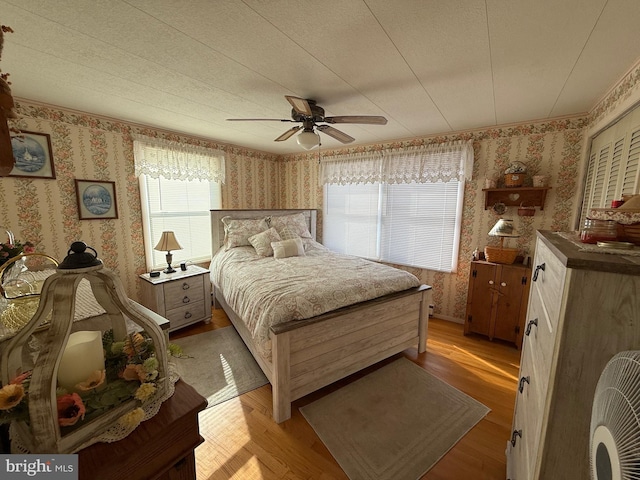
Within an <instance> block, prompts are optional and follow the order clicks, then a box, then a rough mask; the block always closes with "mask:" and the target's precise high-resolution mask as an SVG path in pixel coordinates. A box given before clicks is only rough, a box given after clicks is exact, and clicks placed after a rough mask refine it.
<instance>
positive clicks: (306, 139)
mask: <svg viewBox="0 0 640 480" xmlns="http://www.w3.org/2000/svg"><path fill="white" fill-rule="evenodd" d="M296 141H297V142H298V145H300V146H301V147H302V148H304V149H305V150H311V149H312V148H314V147H316V146H318V144H319V143H320V136H319V135H318V134H317V133H315V132H314V131H313V130H304V131H303V132H302V133H300V134H299V135H298V136H297V137H296Z"/></svg>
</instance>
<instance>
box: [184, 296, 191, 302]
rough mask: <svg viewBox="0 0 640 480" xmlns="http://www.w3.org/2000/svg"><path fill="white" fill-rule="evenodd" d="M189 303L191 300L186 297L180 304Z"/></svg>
mask: <svg viewBox="0 0 640 480" xmlns="http://www.w3.org/2000/svg"><path fill="white" fill-rule="evenodd" d="M190 301H191V299H190V298H189V297H187V296H186V295H185V296H184V297H183V298H182V303H189V302H190Z"/></svg>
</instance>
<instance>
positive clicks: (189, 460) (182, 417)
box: [78, 380, 207, 480]
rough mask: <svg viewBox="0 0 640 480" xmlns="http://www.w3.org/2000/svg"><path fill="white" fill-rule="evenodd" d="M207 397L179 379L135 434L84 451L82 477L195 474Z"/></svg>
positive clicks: (161, 479)
mask: <svg viewBox="0 0 640 480" xmlns="http://www.w3.org/2000/svg"><path fill="white" fill-rule="evenodd" d="M206 406H207V401H206V399H205V398H204V397H202V396H201V395H200V394H199V393H198V392H196V391H195V390H194V388H193V387H191V386H190V385H189V384H187V383H185V382H183V381H182V380H178V382H177V383H176V385H175V393H174V394H173V396H172V397H171V398H169V399H168V400H166V401H165V402H164V403H163V404H162V406H161V407H160V411H159V412H158V413H157V414H156V415H155V416H154V417H153V418H150V419H149V420H147V421H145V422H142V423H141V424H140V425H139V426H138V428H136V429H135V430H134V431H133V432H132V433H131V434H130V435H129V436H127V437H126V438H123V439H122V440H120V441H118V442H114V443H96V444H94V445H91V446H90V447H87V448H85V449H83V450H81V451H80V452H78V462H79V478H80V480H102V479H104V480H119V479H123V480H124V479H126V480H155V479H157V480H195V478H196V472H195V468H196V467H195V456H194V449H195V448H196V447H197V446H198V445H199V444H200V443H202V442H203V438H202V437H201V436H200V432H199V429H198V412H200V411H202V410H204V409H205V408H206Z"/></svg>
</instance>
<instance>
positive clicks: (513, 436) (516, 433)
mask: <svg viewBox="0 0 640 480" xmlns="http://www.w3.org/2000/svg"><path fill="white" fill-rule="evenodd" d="M518 437H520V438H522V430H514V431H513V433H512V434H511V446H512V447H515V446H516V440H517V439H518Z"/></svg>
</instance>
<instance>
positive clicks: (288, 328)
mask: <svg viewBox="0 0 640 480" xmlns="http://www.w3.org/2000/svg"><path fill="white" fill-rule="evenodd" d="M316 215H317V213H316V210H301V209H294V210H212V211H211V222H212V228H211V231H212V247H213V251H214V252H216V254H215V255H214V257H213V259H212V262H211V268H210V270H211V280H212V286H213V291H214V297H215V302H216V304H217V305H219V306H220V307H222V308H223V309H224V311H225V312H226V314H227V316H228V317H229V319H230V321H231V322H232V324H233V326H234V327H235V328H236V330H237V331H238V333H239V334H240V336H241V337H242V339H243V340H244V342H245V344H246V345H247V347H248V348H249V350H250V351H251V353H252V354H253V356H254V358H255V359H256V361H257V363H258V364H259V365H260V367H261V368H262V370H263V371H264V373H265V375H266V377H267V378H268V380H269V382H270V383H271V386H272V392H273V393H272V394H273V419H274V421H276V422H277V423H281V422H283V421H285V420H287V419H289V418H290V417H291V402H293V401H294V400H296V399H298V398H301V397H303V396H305V395H307V394H309V393H311V392H313V391H316V390H318V389H320V388H322V387H324V386H326V385H329V384H331V383H333V382H335V381H337V380H339V379H341V378H344V377H346V376H348V375H351V374H352V373H355V372H357V371H359V370H361V369H363V368H365V367H367V366H370V365H372V364H374V363H377V362H379V361H381V360H384V359H385V358H388V357H390V356H392V355H394V354H396V353H399V352H402V351H403V350H405V349H407V348H410V347H417V348H418V351H419V352H424V351H425V350H426V340H427V326H428V316H429V315H428V312H429V304H430V301H431V287H430V286H427V285H420V284H419V282H417V283H416V284H415V286H411V287H408V288H406V287H400V286H401V285H403V283H402V282H404V281H405V280H404V279H403V278H402V277H406V276H407V275H409V276H411V275H410V274H407V272H403V271H401V270H398V269H392V270H396V271H397V272H403V273H404V274H405V275H402V274H400V275H399V276H398V280H397V282H396V284H395V285H396V286H395V287H394V288H401V289H400V290H398V291H394V292H392V293H386V294H382V295H378V296H376V297H375V298H371V299H368V300H364V301H359V302H358V303H355V304H348V305H345V306H341V307H338V308H336V309H333V310H331V311H327V312H322V313H318V314H316V315H312V316H308V315H309V311H308V309H307V311H306V312H305V311H304V310H305V307H306V305H300V304H301V303H302V304H304V303H307V302H304V301H302V302H301V301H300V300H298V302H297V303H296V302H292V305H293V307H291V308H284V310H285V311H286V313H287V314H289V311H293V315H294V317H295V316H301V315H302V316H305V317H306V318H300V319H298V318H294V319H289V318H288V317H285V318H273V319H272V320H275V321H274V322H273V323H272V324H271V325H270V326H268V327H267V335H266V336H268V339H267V340H268V345H267V347H265V345H264V340H265V339H263V338H261V337H260V336H256V335H255V332H256V328H255V323H256V322H255V320H254V319H252V318H250V317H252V315H253V314H251V315H250V314H248V313H247V312H250V313H251V312H252V310H251V309H250V308H249V309H248V310H247V307H245V306H242V304H239V303H238V299H237V298H236V297H238V296H244V295H245V294H246V293H247V290H255V291H264V290H265V287H264V285H260V284H259V282H258V281H257V280H256V282H255V283H252V287H251V288H244V289H242V290H243V291H241V292H239V293H238V292H229V291H225V288H224V287H223V286H222V284H228V282H229V278H231V277H230V272H229V271H227V270H225V269H224V268H225V267H223V266H222V265H221V264H219V263H220V262H221V260H220V258H219V256H220V255H225V254H226V253H225V252H228V251H229V250H236V248H227V246H228V245H229V244H228V243H227V244H226V245H225V223H223V219H225V218H226V219H227V220H225V222H227V223H228V222H229V219H230V218H231V219H237V220H247V221H248V222H247V223H250V222H251V221H252V220H255V221H260V220H262V219H265V218H269V219H270V221H269V222H268V224H267V225H266V227H261V228H267V227H271V226H274V227H275V226H278V228H280V227H281V226H282V221H281V219H287V218H292V217H296V218H300V217H304V221H305V222H306V234H305V235H304V236H303V239H304V240H305V243H304V248H305V249H306V250H305V252H306V254H305V255H301V257H304V258H308V259H310V261H315V262H316V263H317V262H319V261H320V260H319V259H321V258H324V257H322V256H321V255H324V252H322V249H323V248H324V247H323V246H321V245H320V244H318V243H317V242H316V241H315V240H316ZM299 228H300V229H302V226H300V227H299ZM287 230H288V231H287V232H286V233H287V234H290V233H292V232H291V230H295V228H294V229H289V228H288V229H287ZM227 231H229V226H228V225H227ZM297 233H300V232H299V231H298V232H297ZM307 235H308V237H307ZM293 236H294V237H295V236H296V235H293ZM301 236H302V235H301ZM228 240H229V239H227V242H228ZM297 241H298V240H296V242H297ZM280 243H283V242H280ZM287 243H288V242H287ZM299 243H300V242H298V245H299ZM252 248H253V247H252V246H246V245H241V246H239V247H238V249H237V253H238V255H239V256H243V255H244V256H249V255H250V253H249V251H250V250H251V249H252ZM325 250H326V249H325ZM233 253H234V254H235V253H236V252H233ZM253 253H254V254H255V251H254V252H253ZM277 256H278V252H276V257H277ZM280 256H281V255H280ZM294 257H297V256H296V255H294ZM255 261H256V263H261V262H268V261H269V260H262V259H256V260H255ZM270 261H271V262H280V266H286V267H287V268H291V266H292V265H293V266H294V267H295V268H293V269H292V270H291V271H292V272H297V271H299V270H298V269H297V268H298V266H301V265H302V262H303V259H302V258H295V259H291V258H288V257H285V258H275V259H274V257H271V258H270ZM305 261H306V260H305ZM360 261H361V262H362V260H360ZM295 262H300V263H295ZM367 263H371V264H374V265H376V266H378V265H380V264H376V263H375V262H367ZM358 268H360V267H359V266H358ZM363 268H364V267H363ZM376 268H378V267H376ZM384 268H390V267H386V266H384ZM301 271H303V270H301ZM387 273H389V272H387ZM387 273H385V275H387ZM292 275H293V274H292ZM390 275H392V273H390ZM411 277H413V276H411ZM266 278H269V280H271V278H270V277H266ZM413 279H414V280H415V281H417V279H415V277H413ZM298 280H299V279H298ZM412 282H413V280H412ZM323 283H331V282H323ZM413 283H415V282H413ZM413 283H412V284H413ZM316 286H318V287H320V283H316ZM227 288H228V289H231V287H230V286H228V287H227ZM381 288H386V287H382V286H381V284H380V285H376V286H375V287H371V288H370V287H366V286H362V287H361V288H359V290H371V291H372V292H374V293H375V292H378V293H379V292H381V291H384V290H381ZM341 289H344V285H338V289H337V290H336V293H335V294H334V296H335V297H341V296H342V292H341V291H340V290H341ZM366 294H367V295H371V292H367V293H366ZM323 295H324V294H323ZM348 301H349V300H347V302H348ZM268 303H272V304H276V305H277V304H284V305H285V306H286V304H287V301H286V300H283V298H282V297H278V299H276V300H275V301H274V300H273V299H271V300H269V299H267V298H265V299H263V300H260V301H257V302H254V303H253V305H254V307H253V308H254V310H262V308H263V306H264V305H267V304H268ZM310 303H313V302H310ZM232 305H233V306H232ZM309 308H311V310H312V311H313V309H314V308H317V306H316V305H315V304H314V305H311V306H310V307H309ZM240 312H244V315H243V314H242V313H240ZM301 312H302V313H301ZM243 316H244V317H246V318H243ZM272 316H274V315H273V314H272Z"/></svg>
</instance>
